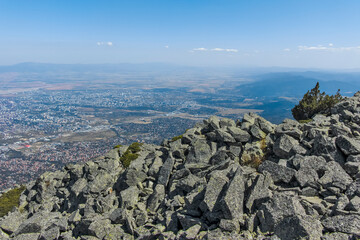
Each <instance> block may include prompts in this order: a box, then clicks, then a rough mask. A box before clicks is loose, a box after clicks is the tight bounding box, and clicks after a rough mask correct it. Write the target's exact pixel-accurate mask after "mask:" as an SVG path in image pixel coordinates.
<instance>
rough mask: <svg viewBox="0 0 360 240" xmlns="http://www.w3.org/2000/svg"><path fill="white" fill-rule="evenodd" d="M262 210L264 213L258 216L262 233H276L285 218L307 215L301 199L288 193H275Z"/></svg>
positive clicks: (263, 205)
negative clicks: (277, 227)
mask: <svg viewBox="0 0 360 240" xmlns="http://www.w3.org/2000/svg"><path fill="white" fill-rule="evenodd" d="M260 210H261V211H262V212H263V215H259V216H258V217H259V220H260V228H261V231H262V232H267V231H274V230H275V228H276V226H277V225H278V224H279V223H280V222H281V221H282V220H283V219H284V218H287V217H293V216H296V215H302V216H305V215H306V212H305V209H304V208H303V206H302V205H301V203H300V201H299V199H298V198H297V197H296V196H294V195H291V194H288V193H275V194H274V195H273V197H272V198H271V200H270V201H269V202H266V203H264V204H262V206H261V207H260Z"/></svg>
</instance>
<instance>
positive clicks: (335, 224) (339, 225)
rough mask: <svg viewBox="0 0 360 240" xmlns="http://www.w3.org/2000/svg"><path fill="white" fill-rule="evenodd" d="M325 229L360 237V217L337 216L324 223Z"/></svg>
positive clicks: (327, 219) (325, 220)
mask: <svg viewBox="0 0 360 240" xmlns="http://www.w3.org/2000/svg"><path fill="white" fill-rule="evenodd" d="M322 224H323V226H324V228H325V229H326V230H328V231H330V232H343V233H349V234H356V235H360V216H359V215H337V216H333V217H327V218H325V219H324V220H323V221H322Z"/></svg>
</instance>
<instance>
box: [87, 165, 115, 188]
mask: <svg viewBox="0 0 360 240" xmlns="http://www.w3.org/2000/svg"><path fill="white" fill-rule="evenodd" d="M113 184H114V179H113V177H112V176H111V175H110V174H109V173H107V172H106V171H105V170H103V171H100V172H99V174H98V175H96V177H95V179H94V181H92V182H91V183H90V184H89V185H88V186H89V187H90V192H92V193H99V192H102V191H106V190H107V189H108V188H109V187H111V186H112V185H113Z"/></svg>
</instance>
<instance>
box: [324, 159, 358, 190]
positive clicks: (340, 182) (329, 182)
mask: <svg viewBox="0 0 360 240" xmlns="http://www.w3.org/2000/svg"><path fill="white" fill-rule="evenodd" d="M352 182H353V180H352V178H351V177H350V176H349V175H348V174H347V173H346V172H345V170H344V169H343V168H342V167H341V166H340V164H339V163H337V162H335V161H331V162H328V163H327V165H326V170H325V173H324V175H323V176H322V177H321V178H320V179H319V183H320V184H321V185H323V186H324V187H325V188H326V187H338V188H340V189H341V190H346V188H347V186H348V185H350V184H351V183H352Z"/></svg>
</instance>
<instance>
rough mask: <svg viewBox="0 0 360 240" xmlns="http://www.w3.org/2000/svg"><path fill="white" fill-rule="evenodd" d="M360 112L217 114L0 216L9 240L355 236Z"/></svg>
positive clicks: (28, 196) (48, 176) (32, 192)
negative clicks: (278, 118)
mask: <svg viewBox="0 0 360 240" xmlns="http://www.w3.org/2000/svg"><path fill="white" fill-rule="evenodd" d="M359 106H360V93H357V94H356V95H355V96H354V97H352V98H346V99H345V100H343V101H342V102H340V103H339V104H337V105H336V106H335V107H334V108H333V109H332V110H331V113H332V114H331V115H330V116H328V117H326V116H323V115H317V116H315V117H314V119H313V121H312V122H310V123H307V124H299V123H298V122H296V121H293V120H289V119H287V120H284V122H283V123H282V124H279V125H274V124H271V123H270V122H268V121H266V120H265V119H263V118H261V117H259V116H257V115H256V114H249V115H245V116H244V118H243V120H242V121H241V122H240V121H238V122H236V123H235V122H234V121H233V120H230V119H218V118H217V117H211V118H210V119H208V120H205V121H204V122H203V123H199V124H197V125H196V126H195V127H194V128H192V129H189V130H187V131H186V132H185V133H184V134H183V135H181V136H179V137H177V138H174V139H173V140H170V141H164V143H163V144H162V145H161V146H156V145H148V144H144V145H142V146H140V149H138V150H136V151H135V152H134V154H136V155H137V159H135V160H133V161H132V162H131V164H130V166H129V167H128V168H124V167H123V165H122V163H124V161H125V159H126V156H128V155H129V153H127V152H128V150H127V149H128V148H127V147H126V146H119V148H115V149H113V150H112V151H110V152H109V153H108V154H107V155H106V156H104V157H103V158H99V159H97V160H95V161H90V162H87V163H85V164H70V165H67V166H66V167H65V168H64V169H63V170H62V171H57V172H53V173H50V172H47V173H45V174H43V175H42V176H41V177H40V178H39V179H37V180H36V181H33V182H31V183H29V184H27V186H26V190H25V191H24V193H23V194H22V195H21V197H20V206H19V208H18V209H14V211H13V212H11V213H9V214H8V215H7V216H5V217H4V218H3V219H1V220H0V229H1V231H0V234H1V236H2V237H3V238H5V239H6V238H13V237H14V238H16V239H25V238H27V239H74V238H80V239H120V238H124V239H134V238H135V239H219V238H222V237H226V238H227V239H274V238H276V237H277V238H278V239H279V238H280V239H300V238H306V239H356V238H358V237H360V227H359V226H360V204H359V203H360V188H359V186H360V172H359V170H360V161H359V159H360V141H359V138H360V125H359V124H360V108H359ZM136 148H137V147H132V149H136ZM261 160H262V161H263V162H262V163H261V162H260V161H261ZM260 163H261V164H260ZM259 164H260V166H259V167H258V168H257V169H255V168H253V167H251V166H254V167H255V166H258V165H259Z"/></svg>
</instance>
